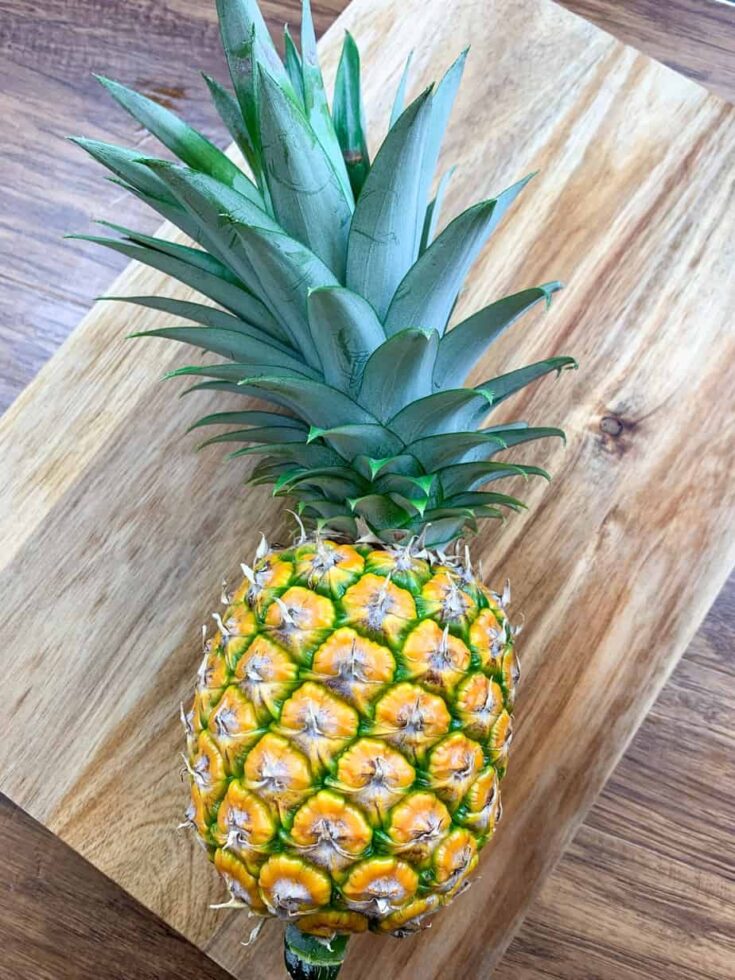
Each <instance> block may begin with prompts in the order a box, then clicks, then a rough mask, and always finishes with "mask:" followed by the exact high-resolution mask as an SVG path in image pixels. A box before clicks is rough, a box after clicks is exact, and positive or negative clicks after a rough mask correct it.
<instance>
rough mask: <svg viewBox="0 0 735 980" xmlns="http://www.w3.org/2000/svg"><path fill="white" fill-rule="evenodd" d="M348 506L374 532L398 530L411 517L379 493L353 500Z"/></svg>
mask: <svg viewBox="0 0 735 980" xmlns="http://www.w3.org/2000/svg"><path fill="white" fill-rule="evenodd" d="M349 504H350V505H351V507H352V510H353V512H354V513H355V514H359V516H360V517H364V518H365V520H366V521H367V522H368V524H369V525H370V527H372V528H374V529H375V530H376V531H383V530H386V529H388V528H399V527H401V526H403V525H405V524H408V522H409V521H410V520H411V517H412V516H413V515H412V514H411V512H410V511H408V510H406V509H405V508H403V507H400V506H399V505H398V504H397V503H395V501H393V500H392V499H391V498H390V497H384V496H382V494H379V493H373V494H367V495H366V496H364V497H357V498H354V499H352V500H350V501H349Z"/></svg>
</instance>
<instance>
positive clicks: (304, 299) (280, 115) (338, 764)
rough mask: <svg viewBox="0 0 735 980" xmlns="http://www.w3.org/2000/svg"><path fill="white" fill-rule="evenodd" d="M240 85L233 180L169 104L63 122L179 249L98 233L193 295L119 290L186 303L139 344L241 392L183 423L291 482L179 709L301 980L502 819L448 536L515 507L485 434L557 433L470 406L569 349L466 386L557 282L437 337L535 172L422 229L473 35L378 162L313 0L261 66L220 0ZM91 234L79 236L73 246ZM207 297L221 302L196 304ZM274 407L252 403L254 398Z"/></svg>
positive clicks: (427, 896) (246, 881)
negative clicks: (211, 431) (187, 353)
mask: <svg viewBox="0 0 735 980" xmlns="http://www.w3.org/2000/svg"><path fill="white" fill-rule="evenodd" d="M217 6H218V12H219V17H220V25H221V31H222V38H223V43H224V47H225V52H226V55H227V59H228V63H229V67H230V73H231V76H232V83H233V87H234V95H233V94H231V93H230V92H229V91H228V90H227V89H225V88H223V87H222V86H221V85H220V84H219V83H217V82H215V81H214V80H212V79H209V78H208V79H207V83H208V85H209V87H210V90H211V93H212V96H213V99H214V102H215V105H216V107H217V109H218V110H219V112H220V114H221V116H222V118H223V120H224V122H225V123H226V125H227V126H228V128H229V130H230V132H231V133H232V136H233V138H234V140H235V142H236V143H237V145H238V147H239V148H240V150H241V151H242V154H243V156H244V158H245V160H246V161H247V164H248V165H249V170H250V173H251V174H252V178H251V176H249V175H248V174H247V173H246V172H245V171H244V170H242V169H240V167H238V166H237V164H236V163H234V162H232V161H231V160H230V159H229V158H228V157H227V156H225V155H224V154H223V153H222V152H221V151H220V150H218V149H217V148H216V147H215V146H214V145H213V144H212V143H210V142H209V141H208V140H207V139H205V138H204V137H203V136H202V135H201V134H199V133H198V132H196V131H195V130H192V129H191V128H189V127H188V126H187V125H186V124H185V123H183V122H182V121H181V120H180V119H178V118H177V117H176V116H174V115H173V114H172V113H171V112H170V111H168V110H167V109H164V108H162V107H161V106H159V105H157V104H156V103H153V102H151V101H150V100H148V99H146V98H145V97H143V96H141V95H138V94H137V93H135V92H133V91H131V90H130V89H127V88H125V87H124V86H121V85H118V84H116V83H113V82H110V81H109V80H107V79H102V82H103V84H105V85H106V87H107V88H108V89H109V90H110V91H111V93H112V94H113V96H114V97H115V98H116V99H117V100H118V102H120V103H121V104H122V105H123V106H124V107H125V108H126V109H127V110H128V111H129V112H131V113H132V114H133V115H134V116H135V118H136V119H137V120H138V121H139V122H140V123H142V124H143V125H144V126H145V127H146V128H148V129H149V130H150V131H151V132H152V133H153V134H155V135H156V136H157V137H158V138H159V139H160V140H161V142H162V143H164V144H165V145H166V146H167V147H168V148H169V149H170V150H171V151H173V153H174V154H175V155H176V156H178V157H179V159H180V160H181V163H173V162H168V161H164V160H160V159H150V158H147V157H145V158H142V157H141V156H140V155H139V154H137V153H135V152H134V151H131V150H125V149H122V148H120V147H115V146H111V145H109V144H103V143H99V142H95V141H90V140H79V142H80V144H81V145H82V146H84V148H85V149H87V150H88V151H89V152H90V153H91V154H92V155H93V156H94V157H95V158H97V159H98V160H99V161H101V162H102V163H103V164H105V165H106V166H107V167H108V168H109V169H110V170H112V172H113V174H114V175H115V179H116V180H117V181H118V182H119V183H121V184H122V185H123V186H124V187H126V188H127V189H129V190H130V191H132V192H133V193H134V194H136V195H137V196H138V197H140V198H142V199H143V200H144V201H145V202H147V203H148V204H149V205H151V206H152V207H153V208H155V209H156V210H157V211H158V212H160V214H162V215H163V216H164V217H166V218H167V219H169V220H170V221H172V222H173V223H174V224H176V225H177V226H178V227H179V228H181V229H182V230H183V231H184V232H185V233H186V234H187V235H188V236H189V237H190V239H191V240H192V242H193V243H195V244H192V245H191V246H184V245H178V244H172V243H171V242H168V241H165V240H162V239H157V238H152V237H149V236H146V235H142V234H138V233H136V232H133V231H129V230H127V229H124V228H119V227H117V226H115V227H116V230H117V231H119V232H121V233H122V235H123V236H124V237H123V238H121V239H110V238H93V239H92V240H93V241H97V242H101V243H102V244H104V245H106V246H108V247H110V248H113V249H116V250H117V251H119V252H122V253H123V254H125V255H127V256H129V257H131V258H134V259H137V260H138V261H141V262H144V263H147V264H148V265H151V266H153V267H154V268H156V269H158V270H160V271H163V272H164V273H167V274H169V275H171V276H174V277H175V278H177V279H179V280H181V281H183V282H185V283H187V284H188V285H190V286H191V287H193V288H194V289H196V290H197V291H198V292H199V293H201V294H202V295H203V296H204V297H205V298H207V299H208V300H210V301H211V303H207V304H204V303H201V304H200V303H194V302H182V301H179V300H172V299H165V298H156V297H130V298H128V299H129V301H132V302H135V303H139V304H142V305H146V306H150V307H153V308H155V309H160V310H162V311H164V312H167V313H169V314H172V315H174V316H177V317H182V318H184V319H186V320H187V321H190V325H187V326H165V327H162V328H160V329H158V330H154V331H149V332H148V333H149V334H152V335H155V336H159V337H168V338H172V339H176V340H180V341H183V342H184V343H187V344H192V345H195V346H197V347H201V348H203V349H204V350H205V351H208V352H211V353H213V354H217V355H220V356H221V357H223V358H225V360H224V361H220V362H215V363H207V364H200V365H197V366H187V367H183V368H180V369H179V370H177V371H174V372H172V375H174V376H178V375H193V376H200V377H203V378H205V379H207V380H203V381H198V382H197V383H196V384H195V385H194V387H193V388H191V389H189V390H192V391H193V390H212V389H215V390H218V391H223V392H226V393H228V394H229V395H235V396H241V397H242V396H246V397H247V399H248V401H247V402H246V407H245V408H244V409H241V410H236V411H232V410H229V411H223V412H221V413H218V414H215V415H208V416H205V417H204V418H202V419H201V420H200V421H199V422H198V423H197V424H196V425H197V426H209V425H212V424H222V425H226V426H230V427H231V428H229V429H228V430H226V431H224V432H223V433H221V434H220V435H217V436H215V437H214V438H212V439H209V440H208V443H213V442H229V443H241V444H244V445H245V448H241V449H238V450H237V451H235V452H234V453H232V454H231V455H232V456H234V457H238V456H243V455H251V454H258V455H260V456H262V457H263V459H262V460H261V462H260V463H258V465H257V466H255V467H254V469H252V471H251V473H250V480H251V482H254V483H272V484H274V485H275V487H274V493H275V494H278V495H289V496H291V497H292V498H295V500H296V501H297V508H298V512H299V520H300V522H303V523H302V527H303V526H304V525H305V526H306V527H308V528H309V531H308V533H307V532H306V531H305V530H304V531H302V535H301V537H300V539H299V540H298V542H297V543H296V544H294V545H293V546H292V547H287V548H282V549H271V548H269V547H268V545H267V544H266V543H265V539H263V542H262V544H261V546H260V548H259V550H258V554H257V556H256V560H255V562H254V564H253V566H252V567H249V566H247V565H244V566H243V570H244V573H245V579H244V581H243V582H242V584H241V586H240V587H239V588H238V589H237V590H236V591H235V592H234V594H232V595H225V596H223V601H224V602H225V603H226V609H225V611H224V613H223V614H222V616H221V617H220V616H219V615H216V616H215V619H216V620H217V625H218V627H219V628H218V630H217V632H216V633H215V634H214V635H213V636H212V637H211V638H209V639H206V641H205V652H204V659H203V661H202V664H201V667H200V669H199V676H198V683H197V687H196V693H195V697H194V702H193V705H192V707H191V708H190V709H189V710H186V711H182V714H183V721H184V725H185V728H186V733H187V753H186V765H187V769H188V771H189V775H190V779H191V804H190V808H189V810H188V813H187V820H188V822H190V823H191V824H192V825H193V826H194V827H195V828H196V831H197V833H198V835H199V836H200V838H201V840H202V842H203V843H204V845H205V847H206V849H207V851H208V853H209V856H210V858H211V859H212V860H213V862H214V864H215V866H216V868H217V869H218V870H219V872H220V873H221V875H222V877H223V878H224V880H225V882H226V884H227V886H228V888H229V891H230V894H231V899H232V901H231V903H230V904H233V905H241V906H243V907H244V908H247V909H249V910H250V912H251V914H254V915H257V916H279V917H281V918H283V919H284V920H286V922H288V923H289V926H288V929H287V932H286V963H287V966H288V969H289V972H290V973H291V974H292V976H304V977H306V976H311V977H317V976H318V977H329V976H335V975H336V972H337V971H338V969H339V964H340V963H341V961H342V958H343V956H344V947H345V943H346V936H347V935H349V934H350V933H355V932H362V931H365V930H367V929H372V930H375V931H377V932H381V933H391V934H393V935H398V936H400V935H404V934H405V933H407V932H411V931H414V930H415V929H417V928H420V927H421V926H422V925H424V924H425V922H426V919H427V917H428V916H430V915H431V914H432V913H434V912H436V911H437V910H438V909H439V908H441V907H442V906H443V905H446V904H447V903H448V902H449V901H451V900H452V898H453V897H454V896H456V895H457V894H458V893H459V892H460V891H461V890H462V889H463V887H464V886H465V885H466V883H467V881H468V878H469V876H471V874H472V872H473V871H474V869H475V867H476V865H477V860H478V852H479V850H480V849H481V848H482V846H483V845H484V844H485V843H486V842H487V841H488V840H489V839H490V837H492V835H493V832H494V830H495V826H496V823H497V821H498V820H499V818H500V813H501V806H500V792H499V788H498V781H499V780H500V778H502V776H503V774H504V772H505V768H506V763H507V755H508V748H509V745H510V740H511V733H512V715H511V713H512V710H513V703H514V699H515V691H516V686H517V683H518V677H519V669H518V661H517V659H516V655H515V652H514V648H513V647H514V630H513V629H512V628H511V626H510V624H509V621H508V616H507V604H508V601H509V595H508V593H507V591H506V593H505V594H504V595H503V596H500V595H498V594H496V593H493V592H491V591H489V590H488V589H487V588H486V587H485V586H484V585H483V584H482V583H481V582H480V581H479V580H478V579H477V578H476V577H475V575H474V572H473V569H472V567H471V564H470V560H469V554H468V551H467V549H466V547H463V546H461V545H459V540H460V538H461V537H462V536H467V535H468V534H469V533H471V532H472V531H474V530H475V529H476V525H477V520H478V518H483V517H500V516H501V514H502V510H501V508H510V509H517V508H519V507H520V506H522V504H521V503H520V501H518V500H516V499H515V498H514V497H510V496H507V495H505V494H502V493H498V492H495V491H492V490H488V489H486V487H487V485H488V484H489V483H490V482H493V481H495V480H498V479H502V478H505V477H511V476H518V475H521V476H524V477H528V476H529V475H540V476H546V474H545V473H544V471H543V470H540V469H538V468H537V467H533V466H527V465H519V464H517V463H509V462H505V461H498V460H497V459H495V458H494V457H495V456H497V455H498V454H499V453H501V452H503V451H505V450H507V449H509V448H511V447H513V446H516V445H519V444H521V443H524V442H528V441H530V440H533V439H537V438H543V437H546V436H553V435H557V436H561V435H563V434H562V433H561V432H560V431H559V430H558V429H551V428H530V427H528V425H527V424H526V423H524V422H515V423H506V424H503V425H500V426H487V425H486V421H487V418H488V416H489V414H490V413H491V412H492V410H493V408H494V407H495V406H496V405H497V404H499V403H500V402H502V401H503V400H504V399H506V398H507V397H509V396H510V395H512V394H513V393H514V392H516V391H518V390H519V389H520V388H522V387H524V386H525V385H526V384H528V383H529V382H531V381H534V380H536V379H537V378H540V377H541V376H543V375H545V374H547V373H549V372H553V371H561V370H562V369H564V368H566V367H573V366H574V361H573V359H572V358H570V357H554V358H550V359H548V360H544V361H541V362H538V363H536V364H533V365H530V366H527V367H522V368H519V369H517V370H515V371H512V372H510V373H508V374H505V375H502V376H500V377H496V378H492V379H490V380H488V381H486V382H484V383H482V384H480V385H476V386H474V387H463V382H464V380H465V378H466V376H467V374H468V373H469V371H470V370H471V369H472V367H473V365H474V363H475V362H476V360H477V358H478V357H479V356H480V355H481V354H482V353H483V352H484V350H485V349H486V347H487V346H488V345H489V344H490V343H491V342H492V341H493V340H494V339H495V338H496V337H498V336H499V335H500V333H501V332H502V331H503V330H505V328H506V327H508V326H509V325H510V324H511V323H512V322H513V321H514V320H515V319H517V318H518V317H519V316H520V315H521V314H522V313H524V312H525V311H526V310H528V309H530V308H531V307H532V306H534V305H535V304H536V303H538V302H541V301H545V302H547V303H548V302H549V301H550V298H551V296H552V294H553V293H554V292H555V291H556V290H557V289H558V288H560V284H559V283H548V284H545V285H542V286H538V287H536V288H532V289H527V290H524V291H523V292H520V293H517V294H514V295H512V296H507V297H504V298H502V299H499V300H498V301H496V302H495V303H493V304H491V305H490V306H488V307H485V308H484V309H482V310H480V311H479V312H477V313H475V314H474V315H472V316H470V317H469V318H468V319H465V320H463V321H462V322H461V323H458V324H456V325H454V326H453V327H452V328H451V329H447V328H448V324H449V320H450V317H451V314H452V311H453V308H454V305H455V302H456V299H457V296H458V293H459V290H460V287H461V285H462V282H463V279H464V277H465V276H466V274H467V271H468V270H469V268H470V266H471V264H472V262H473V260H474V259H475V257H476V255H477V254H478V252H479V251H480V249H481V248H482V246H483V245H484V243H485V242H486V240H487V238H488V237H489V235H490V234H491V232H492V231H493V229H494V228H495V227H496V225H497V224H498V222H499V221H500V219H501V217H502V216H503V214H504V212H505V211H506V210H507V209H508V207H509V206H510V205H511V203H512V202H513V201H514V199H515V198H516V196H517V195H518V194H519V192H520V191H521V189H522V188H523V186H524V185H525V183H526V181H527V179H528V178H526V180H522V181H520V182H519V183H517V184H515V185H513V186H512V187H510V188H509V189H508V190H506V191H504V192H503V193H502V194H500V195H498V196H497V197H496V198H493V199H490V200H486V201H482V202H480V203H479V204H476V205H475V206H474V207H471V208H469V209H468V210H467V211H465V212H463V213H462V214H460V215H459V216H458V217H456V218H454V219H453V220H452V221H450V222H449V223H448V224H447V225H446V227H445V228H444V229H443V230H442V231H441V232H440V233H439V234H436V228H437V223H438V217H439V212H440V207H441V198H442V194H443V192H444V189H445V187H446V183H447V179H448V176H449V175H448V174H447V175H445V177H443V178H442V179H441V180H440V182H439V184H438V188H437V190H436V193H435V196H434V197H433V199H430V197H429V192H430V188H431V186H432V183H433V178H434V171H435V168H436V164H437V160H438V156H439V150H440V144H441V138H442V134H443V131H444V128H445V126H446V123H447V121H448V117H449V114H450V110H451V107H452V103H453V101H454V97H455V94H456V91H457V87H458V85H459V81H460V77H461V74H462V68H463V64H464V58H465V55H464V54H463V55H462V56H460V58H458V59H457V61H456V62H455V63H454V64H453V65H452V66H451V67H450V69H449V71H448V72H447V74H446V75H445V76H444V78H443V79H442V81H441V82H440V83H439V85H438V86H437V87H436V89H427V90H426V91H424V92H423V93H422V94H421V95H420V96H419V97H418V98H417V99H416V100H415V101H414V102H412V103H411V104H410V105H408V107H407V108H405V109H404V107H403V93H404V90H405V83H406V75H405V74H404V77H403V79H402V81H401V84H400V86H399V90H398V94H397V96H396V100H395V104H394V108H393V113H392V117H391V121H390V128H389V130H388V134H387V136H386V137H385V139H384V141H383V143H382V145H381V147H380V149H379V150H378V152H377V154H376V156H375V158H374V160H373V161H372V163H371V162H370V160H369V157H368V150H367V143H366V138H365V131H364V123H363V112H362V104H361V96H360V65H359V56H358V52H357V48H356V46H355V43H354V41H353V40H352V38H351V37H350V36H349V35H347V36H346V38H345V42H344V48H343V52H342V58H341V61H340V65H339V70H338V74H337V80H336V85H335V92H334V98H333V104H332V109H331V111H330V109H329V106H328V102H327V98H326V95H325V91H324V85H323V81H322V75H321V71H320V68H319V64H318V60H317V54H316V42H315V37H314V29H313V25H312V19H311V14H310V10H309V4H308V0H305V3H304V10H303V29H302V36H301V51H300V53H299V51H298V50H297V48H296V46H295V44H294V42H293V41H292V39H291V37H290V35H289V34H288V31H286V35H285V53H286V57H285V64H284V63H282V62H281V60H280V58H279V56H278V54H277V53H276V50H275V48H274V46H273V44H272V41H271V39H270V37H269V35H268V32H267V30H266V27H265V24H264V22H263V20H262V17H261V15H260V13H259V11H258V8H257V6H256V4H255V3H254V2H253V0H218V4H217ZM82 237H89V236H82ZM212 303H213V304H216V305H212ZM253 397H255V398H258V399H261V400H262V401H264V402H265V403H266V408H252V407H251V404H250V399H252V398H253Z"/></svg>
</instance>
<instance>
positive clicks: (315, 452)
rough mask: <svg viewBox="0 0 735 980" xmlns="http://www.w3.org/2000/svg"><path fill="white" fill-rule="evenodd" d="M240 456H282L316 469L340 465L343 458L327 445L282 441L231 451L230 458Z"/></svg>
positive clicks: (300, 464) (299, 464)
mask: <svg viewBox="0 0 735 980" xmlns="http://www.w3.org/2000/svg"><path fill="white" fill-rule="evenodd" d="M238 456H273V457H282V458H283V459H284V460H288V461H289V463H296V464H297V465H298V466H302V467H306V468H308V469H309V470H314V469H317V468H319V467H323V466H338V465H339V464H340V463H341V462H342V460H341V459H340V458H339V456H338V455H337V454H336V453H335V452H332V450H331V449H329V448H327V446H307V445H306V444H305V443H298V442H281V443H268V444H264V445H262V446H246V447H245V448H244V449H236V450H235V452H234V453H229V458H230V459H235V458H236V457H238Z"/></svg>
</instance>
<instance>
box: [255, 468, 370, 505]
mask: <svg viewBox="0 0 735 980" xmlns="http://www.w3.org/2000/svg"><path fill="white" fill-rule="evenodd" d="M310 487H313V488H314V489H316V490H318V491H319V493H320V494H321V495H323V496H324V497H326V498H327V499H331V500H332V502H334V503H340V502H341V501H345V500H347V499H348V498H349V497H355V496H359V495H360V494H361V493H364V492H365V490H366V486H365V484H364V482H363V481H362V480H360V478H359V477H358V475H357V473H355V471H354V470H351V469H350V468H349V467H347V466H331V467H320V468H319V469H309V470H307V471H306V472H304V473H298V474H296V475H295V476H293V475H290V476H289V477H288V478H287V479H283V478H282V480H279V481H278V483H277V484H276V490H275V491H274V492H275V493H292V492H293V491H294V490H296V489H302V490H307V489H308V488H310Z"/></svg>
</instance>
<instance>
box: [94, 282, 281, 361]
mask: <svg viewBox="0 0 735 980" xmlns="http://www.w3.org/2000/svg"><path fill="white" fill-rule="evenodd" d="M98 299H99V300H101V301H110V300H111V301H113V302H116V303H133V304H135V305H136V306H144V307H146V308H147V309H150V310H160V311H161V312H162V313H170V314H171V315H172V316H180V317H184V319H186V320H192V321H193V322H194V323H199V324H201V325H202V326H205V327H220V328H221V329H223V330H235V331H238V332H239V333H242V334H244V335H246V336H248V337H254V338H256V339H260V340H263V339H265V340H266V341H267V342H269V343H270V346H272V347H273V349H274V350H280V351H283V353H284V354H289V353H291V354H294V353H295V351H294V350H293V349H291V350H289V348H288V347H287V346H286V345H284V344H283V343H282V342H281V341H278V340H276V339H275V338H271V337H267V338H263V336H262V334H263V331H262V330H261V329H260V328H259V327H257V326H255V324H252V323H249V322H247V321H246V320H243V319H241V318H239V317H236V316H232V314H231V313H225V312H224V310H218V309H216V308H215V307H214V306H205V305H204V304H203V303H190V302H187V301H186V300H181V299H172V298H170V297H168V296H100V297H98Z"/></svg>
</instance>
